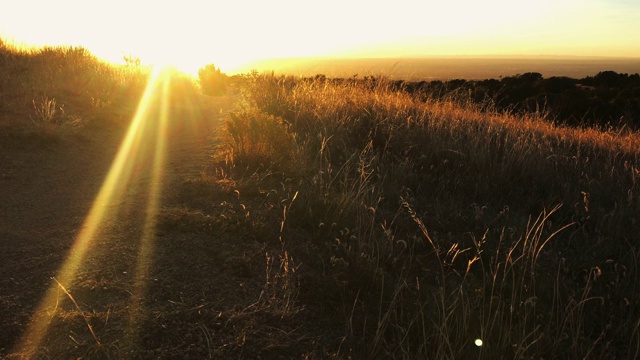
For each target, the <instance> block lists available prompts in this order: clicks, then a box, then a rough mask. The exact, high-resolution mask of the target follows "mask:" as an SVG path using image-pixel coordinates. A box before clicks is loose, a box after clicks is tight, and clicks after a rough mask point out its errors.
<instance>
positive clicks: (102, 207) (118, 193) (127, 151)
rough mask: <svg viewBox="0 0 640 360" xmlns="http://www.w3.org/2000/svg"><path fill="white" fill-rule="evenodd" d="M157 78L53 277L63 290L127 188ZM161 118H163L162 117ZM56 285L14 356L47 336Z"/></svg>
mask: <svg viewBox="0 0 640 360" xmlns="http://www.w3.org/2000/svg"><path fill="white" fill-rule="evenodd" d="M160 75H161V74H160V73H159V72H156V73H154V74H153V75H152V76H151V78H150V79H149V82H148V84H147V87H146V88H145V91H144V94H143V96H142V98H141V100H140V103H139V105H138V109H137V111H136V114H135V116H134V118H133V121H132V123H131V125H130V126H129V129H128V131H127V134H126V136H125V139H124V140H123V142H122V144H121V145H120V148H119V150H118V153H117V155H116V157H115V160H114V161H113V163H112V165H111V168H110V170H109V173H108V175H107V177H106V179H105V181H104V182H103V184H102V187H101V188H100V191H99V193H98V195H97V196H96V199H95V200H94V202H93V205H92V207H91V210H90V211H89V214H88V215H87V217H86V219H85V222H84V223H83V225H82V228H81V230H80V233H79V234H78V236H77V237H76V239H75V242H74V244H73V246H72V247H71V249H70V250H69V255H68V256H67V258H66V260H65V262H64V263H63V265H62V266H61V267H60V270H59V271H58V275H57V276H56V277H55V278H56V279H57V281H58V282H59V284H60V285H62V286H64V287H66V288H67V289H70V288H71V283H72V280H73V278H74V276H75V274H76V273H77V271H78V269H79V267H80V264H81V262H82V260H83V259H84V258H85V255H86V253H87V251H88V249H89V245H91V243H92V242H93V240H94V238H95V237H96V234H97V233H98V231H99V230H100V228H101V226H102V225H103V224H104V223H105V221H106V220H107V219H108V216H109V215H110V214H113V213H114V212H115V211H114V210H116V209H117V208H116V209H114V205H117V204H119V203H120V201H119V200H120V199H121V197H122V195H123V193H124V190H125V189H126V188H127V184H128V182H129V180H130V178H131V173H132V168H133V165H134V164H135V161H136V157H137V156H138V154H139V149H140V147H141V142H142V140H143V139H144V135H145V134H144V132H145V131H144V130H145V128H146V127H147V126H148V122H149V116H148V113H149V110H150V107H151V104H152V101H153V97H154V95H155V94H154V93H155V91H156V89H157V87H158V81H159V79H160ZM164 114H165V115H166V110H164ZM165 115H163V117H164V116H165ZM163 122H165V123H166V119H165V120H163ZM163 131H164V130H163ZM157 146H158V148H157V149H156V150H164V140H163V139H160V140H157ZM163 156H164V154H163V153H161V152H160V151H156V154H155V157H154V165H155V164H160V163H161V162H162V157H163ZM161 171H162V170H161V167H160V166H157V169H155V168H154V170H153V178H154V183H155V185H154V186H152V190H151V191H153V192H154V193H155V195H154V196H152V200H151V203H150V204H149V207H151V206H154V207H156V208H157V205H158V193H159V187H160V180H159V179H160V174H161ZM110 212H111V213H110ZM145 230H146V227H145ZM145 232H147V231H145ZM145 256H147V255H145ZM58 286H59V285H58V284H53V285H52V286H51V287H50V288H49V289H48V290H47V292H46V294H45V296H44V297H43V299H42V301H41V302H40V304H39V306H38V308H37V310H36V311H35V312H34V315H33V316H32V319H31V321H30V323H29V325H28V326H27V329H26V331H25V332H24V333H23V335H22V337H21V338H20V341H19V342H18V344H17V346H16V347H15V348H14V350H15V351H13V353H14V354H21V355H22V356H23V357H25V358H27V359H30V358H31V357H32V356H33V355H34V352H35V351H36V350H37V349H38V348H39V347H40V345H41V343H42V340H43V339H44V337H45V335H46V334H47V331H48V327H49V324H50V320H51V317H50V316H44V313H45V310H46V309H47V308H49V307H54V306H55V305H56V304H57V303H58V301H60V300H64V299H61V298H60V297H61V296H62V295H61V294H60V292H59V291H58Z"/></svg>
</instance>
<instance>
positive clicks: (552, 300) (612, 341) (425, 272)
mask: <svg viewBox="0 0 640 360" xmlns="http://www.w3.org/2000/svg"><path fill="white" fill-rule="evenodd" d="M246 81H247V90H246V94H247V99H248V100H247V101H248V103H249V104H250V105H251V106H254V107H255V108H257V109H259V111H262V112H266V113H269V114H271V115H273V116H275V117H278V118H281V119H282V120H283V122H284V123H285V124H286V128H285V129H286V131H287V133H288V135H289V136H291V137H293V138H295V140H296V141H295V143H294V144H295V146H296V147H297V149H296V150H295V151H294V152H295V153H297V154H299V157H300V158H301V159H302V160H301V161H300V162H299V165H298V166H297V169H296V171H295V172H288V173H287V172H285V174H284V175H283V176H282V177H281V178H280V179H282V180H281V181H282V182H281V186H284V187H287V188H288V189H289V190H288V191H289V192H293V191H296V192H299V194H300V195H299V199H298V200H297V203H296V206H295V207H294V208H293V209H292V211H290V213H289V216H288V218H289V220H288V221H289V224H290V226H291V229H290V231H289V232H286V231H285V233H284V235H283V238H285V239H287V238H288V239H289V240H288V241H285V243H286V246H285V248H284V250H283V251H287V252H286V254H293V256H296V258H297V259H299V260H300V261H301V262H302V264H303V266H301V267H300V269H299V273H301V274H303V275H301V276H302V278H303V279H305V280H306V281H302V282H301V283H300V287H301V289H300V294H301V295H300V301H303V302H305V303H306V304H307V305H308V306H310V307H314V308H319V309H323V310H322V311H324V312H325V313H326V315H327V316H328V317H329V318H331V319H333V321H334V324H335V326H336V328H342V329H343V332H342V334H343V335H342V337H343V341H342V345H341V346H340V349H339V353H340V354H342V355H344V356H349V355H353V356H356V357H365V358H378V357H392V358H424V357H428V358H471V357H473V358H539V357H543V358H546V357H570V358H584V357H594V358H601V357H605V356H614V357H622V358H625V357H633V356H634V354H637V352H638V350H639V345H638V341H639V339H640V338H639V334H638V331H637V327H638V326H637V325H638V319H639V315H640V314H639V312H638V304H637V300H636V297H637V296H636V295H635V294H636V290H637V280H638V278H637V257H638V252H637V247H636V246H635V245H634V241H635V239H636V237H637V234H638V233H640V228H639V223H638V220H639V219H638V214H640V198H639V195H638V194H640V184H639V182H638V180H639V179H640V170H639V169H640V157H639V155H640V147H638V144H639V142H638V140H640V136H639V135H638V134H637V133H630V132H626V133H621V132H614V131H610V130H606V129H604V130H603V129H576V128H567V127H558V126H555V125H553V124H552V123H551V122H548V121H546V120H545V119H544V117H543V116H542V115H540V114H534V115H531V116H527V117H517V116H512V115H509V114H501V113H497V112H492V111H480V110H479V109H480V106H475V105H473V104H469V103H465V102H459V101H453V100H452V101H432V100H429V99H427V100H426V101H423V100H420V99H419V98H416V97H412V96H410V95H408V94H405V93H402V92H398V91H392V90H391V89H390V87H389V86H387V85H386V84H385V82H384V81H381V80H380V79H366V80H365V81H356V80H353V79H350V80H343V81H332V80H326V79H322V78H317V79H313V80H308V79H303V80H300V79H294V78H287V77H273V76H259V75H256V74H253V76H251V77H248V78H247V79H246ZM484 108H486V106H484ZM251 111H258V110H251ZM232 119H233V117H232ZM228 129H229V130H230V131H237V128H232V127H229V128H228ZM236 136H237V135H236ZM280 136H282V135H280ZM265 141H268V142H269V141H270V142H271V145H262V144H264V142H265ZM280 142H281V141H280V140H279V138H276V137H273V138H271V137H269V136H266V137H262V138H261V139H260V144H261V146H262V147H264V148H269V146H275V145H277V144H280ZM266 154H267V153H266V152H265V155H266ZM258 156H260V154H258ZM269 157H271V158H272V157H273V155H272V154H269ZM252 179H255V176H254V177H252ZM252 184H253V185H252V186H254V187H256V188H259V189H262V190H263V191H269V189H271V188H273V191H276V189H277V186H275V185H274V183H273V181H264V182H263V183H260V182H255V181H254V182H253V183H252ZM294 239H295V241H294ZM476 338H481V339H482V340H483V342H484V345H483V346H482V347H477V346H475V345H474V343H473V342H474V340H475V339H476Z"/></svg>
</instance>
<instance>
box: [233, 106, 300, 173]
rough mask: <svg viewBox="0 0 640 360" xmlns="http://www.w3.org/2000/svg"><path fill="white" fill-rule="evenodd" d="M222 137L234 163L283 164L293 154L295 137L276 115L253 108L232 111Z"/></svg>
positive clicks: (246, 165) (251, 165) (251, 166)
mask: <svg viewBox="0 0 640 360" xmlns="http://www.w3.org/2000/svg"><path fill="white" fill-rule="evenodd" d="M225 137H226V139H225V146H226V148H227V150H228V152H229V155H230V158H231V161H232V162H233V164H234V165H235V166H240V167H243V168H249V169H258V168H264V167H265V166H266V165H268V166H269V167H270V168H271V169H273V168H282V167H283V166H284V165H286V164H288V163H290V162H291V160H292V158H293V154H294V138H293V136H292V135H291V134H290V133H289V132H288V131H287V125H286V124H285V122H284V120H282V118H281V117H279V116H273V115H269V114H266V113H263V112H261V111H259V110H255V109H251V110H244V111H241V112H232V113H230V114H229V118H228V119H227V121H226V124H225Z"/></svg>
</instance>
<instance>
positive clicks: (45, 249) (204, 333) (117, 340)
mask: <svg viewBox="0 0 640 360" xmlns="http://www.w3.org/2000/svg"><path fill="white" fill-rule="evenodd" d="M216 101H217V103H215V104H213V105H210V106H209V107H208V109H209V110H211V109H213V111H209V113H208V114H206V115H202V114H198V115H197V116H195V115H194V114H190V113H189V112H186V111H182V112H178V113H175V114H174V115H173V116H172V119H171V120H172V123H171V125H169V126H168V128H167V134H168V136H167V144H166V154H167V156H166V159H165V160H164V163H165V165H166V166H165V168H164V170H163V171H162V176H161V179H162V180H161V183H162V186H161V190H160V192H159V200H158V201H159V204H158V206H156V207H158V208H160V209H161V208H162V206H165V205H166V204H167V202H170V201H171V199H173V198H175V196H176V194H175V190H174V189H176V188H179V185H180V183H182V182H184V181H185V180H187V179H189V178H193V177H194V176H197V175H198V174H200V172H202V171H203V170H204V169H205V168H206V167H207V166H208V165H209V164H210V163H211V159H210V156H211V154H212V152H213V146H214V142H213V140H212V136H213V135H214V129H215V128H216V127H217V125H219V123H220V119H221V118H222V117H223V116H224V115H225V114H226V112H228V111H229V110H230V109H231V107H232V106H233V102H232V101H231V100H229V99H226V98H221V99H218V100H216ZM158 128H159V127H153V126H152V127H149V128H148V130H146V131H149V132H151V133H155V132H157V131H158ZM124 130H125V129H117V128H108V127H103V128H100V127H94V128H91V129H87V131H86V132H85V134H84V135H74V136H71V137H70V138H69V139H64V140H60V141H57V142H53V143H47V142H46V141H45V142H44V143H43V144H36V145H33V144H31V143H30V140H29V139H28V138H24V137H23V138H16V137H9V136H6V137H3V138H1V139H0V151H1V153H0V199H1V201H0V214H1V216H0V324H1V327H2V332H0V358H3V357H5V356H12V357H16V358H20V357H23V356H24V355H25V353H20V350H21V349H19V348H17V346H18V343H20V339H21V336H23V334H24V332H25V331H26V330H27V329H29V326H28V324H29V322H30V321H31V319H33V318H35V319H36V321H43V323H44V324H46V330H47V331H46V333H44V334H43V336H42V337H41V339H38V340H41V342H40V344H38V345H37V346H36V349H35V350H36V351H37V355H38V356H42V357H51V358H60V357H62V358H70V357H90V358H94V357H99V358H101V357H104V358H121V357H123V356H124V357H127V356H130V357H132V358H147V357H171V356H176V355H180V356H183V355H185V354H186V355H188V354H190V353H193V354H194V355H193V356H194V357H198V356H202V354H205V355H207V356H213V355H212V354H213V353H212V351H213V350H214V349H213V347H212V346H211V345H209V346H208V347H206V348H205V347H203V345H202V344H204V343H209V339H210V337H211V334H210V332H211V330H210V329H212V328H215V327H216V326H218V327H219V326H220V324H218V323H217V321H219V319H218V318H219V316H217V317H216V314H215V312H216V311H217V310H216V309H223V308H225V307H228V306H229V305H228V304H229V303H231V304H232V305H230V306H233V304H234V301H236V300H237V298H238V297H239V296H243V295H242V294H244V296H245V297H246V291H247V290H246V289H243V286H244V284H243V282H242V281H238V282H236V283H234V281H230V279H229V277H228V276H226V277H222V276H221V277H218V278H217V279H216V277H214V276H212V274H211V272H215V271H218V270H220V271H222V270H221V267H220V266H219V264H218V263H217V262H216V261H219V256H216V254H214V253H212V252H215V251H216V249H215V246H213V243H212V242H214V241H216V239H212V238H211V236H210V235H206V234H191V233H182V232H179V231H170V230H169V231H165V230H162V229H160V228H158V227H157V226H156V225H157V224H156V223H155V222H154V221H157V216H155V217H154V216H152V217H151V218H153V219H154V220H152V222H151V225H149V226H147V227H145V223H146V221H147V220H148V219H150V217H149V216H148V215H149V212H150V211H153V209H151V208H150V207H149V204H150V203H151V204H153V199H152V198H153V195H149V194H150V189H152V188H153V183H152V179H153V164H154V152H153V151H146V152H145V151H144V149H145V147H150V146H149V144H150V143H152V142H153V141H155V140H154V138H155V137H154V136H152V135H149V134H145V135H143V141H142V142H141V145H139V146H138V147H135V146H134V147H133V148H134V150H135V151H137V152H138V153H140V154H142V155H140V156H139V157H138V158H137V159H136V160H135V161H134V162H133V165H132V171H131V175H130V180H129V182H128V183H127V185H126V188H124V189H123V193H122V195H121V198H119V200H118V201H116V202H115V203H108V204H105V205H104V206H102V208H101V210H100V211H104V213H105V214H106V215H104V217H103V218H102V219H103V221H102V222H101V223H100V224H99V226H98V227H97V228H98V231H97V232H96V235H95V236H94V237H93V238H92V239H91V242H90V245H89V246H88V248H87V250H86V252H85V253H84V255H85V256H84V257H83V259H82V260H81V263H80V265H79V266H77V269H76V270H77V271H76V272H75V274H74V276H73V277H72V279H73V280H72V281H71V283H70V284H66V286H67V287H68V288H69V291H70V294H71V296H68V295H64V294H63V292H64V290H63V289H62V288H61V287H56V286H55V282H54V281H55V280H53V278H56V279H59V278H60V277H61V276H63V275H62V274H60V273H59V271H60V269H61V267H62V266H63V265H64V264H65V263H66V261H67V260H68V259H69V258H70V257H71V256H72V255H74V252H75V254H76V255H77V254H78V253H81V252H80V251H78V249H76V248H74V247H73V246H74V242H75V241H76V239H77V238H78V236H79V235H80V234H82V233H83V229H85V230H86V229H87V227H89V225H87V224H86V222H85V221H86V219H87V216H88V214H89V213H90V211H91V209H92V206H93V203H94V200H95V199H96V196H97V194H98V193H99V191H100V189H101V187H102V186H103V184H104V181H105V179H106V177H107V175H108V174H109V171H110V169H111V168H112V162H113V160H114V158H115V157H116V155H117V152H118V149H119V148H120V147H121V144H122V142H123V139H124V138H125V135H126V133H125V131H124ZM151 148H153V147H152V146H151ZM136 149H137V150H136ZM134 153H135V152H134ZM130 156H133V155H131V154H129V155H128V156H127V157H130ZM118 181H122V182H124V179H118ZM214 200H215V199H212V201H214ZM72 249H74V250H72ZM249 281H251V280H249ZM52 286H53V288H54V289H56V291H57V292H58V296H57V297H56V299H57V300H59V303H57V302H53V303H45V304H42V303H41V299H43V298H44V297H45V294H46V293H47V290H48V289H50V288H52ZM71 298H73V300H74V301H75V304H74V303H73V302H72V301H69V300H70V299H71ZM223 304H227V305H223ZM80 310H81V311H80ZM192 313H193V314H195V315H197V316H198V317H199V318H198V319H199V320H198V321H193V318H190V317H192V316H191V315H190V314H192ZM34 314H35V317H33V318H32V316H33V315H34ZM218 314H219V312H218ZM172 315H175V316H172ZM205 315H206V316H205ZM203 321H209V322H213V323H212V324H208V325H206V326H205V325H203ZM88 325H91V326H88ZM150 326H151V327H153V329H150V328H149V327H150ZM194 329H195V330H194ZM92 331H93V332H94V334H95V337H94V334H92V333H91V332H92ZM194 334H199V335H194ZM190 337H194V339H190ZM196 337H199V340H197V339H195V338H196ZM31 339H32V338H31ZM196 340H197V341H196ZM205 340H206V341H205ZM194 344H196V345H194ZM32 345H33V344H32ZM32 345H30V346H32ZM22 350H24V349H22ZM27 350H34V349H32V348H29V346H27Z"/></svg>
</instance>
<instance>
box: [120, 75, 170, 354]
mask: <svg viewBox="0 0 640 360" xmlns="http://www.w3.org/2000/svg"><path fill="white" fill-rule="evenodd" d="M170 81H171V74H170V73H169V71H168V70H167V71H164V72H163V73H162V75H161V81H160V82H161V86H162V90H161V95H160V96H159V104H158V105H159V110H160V114H159V122H158V124H157V129H156V131H157V133H156V138H155V144H154V146H155V147H154V156H153V162H152V167H151V184H150V186H149V198H148V199H149V200H148V203H147V211H146V217H145V221H144V229H143V233H142V238H141V239H140V250H139V255H138V258H137V264H136V272H135V282H134V285H133V286H134V288H133V295H132V298H131V304H130V306H129V309H130V310H129V332H128V334H127V339H126V340H125V343H126V344H127V345H128V346H129V347H131V346H133V345H134V344H135V341H137V335H138V331H137V330H138V320H139V317H140V312H141V307H142V300H143V298H144V295H145V293H146V289H147V286H148V281H147V277H148V273H149V269H150V267H151V264H152V256H153V250H154V240H155V232H156V227H157V216H158V209H159V208H160V193H161V190H162V185H163V183H162V175H163V173H164V169H165V163H166V140H167V126H168V120H169V95H170V94H169V91H170ZM158 87H160V86H158Z"/></svg>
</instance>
